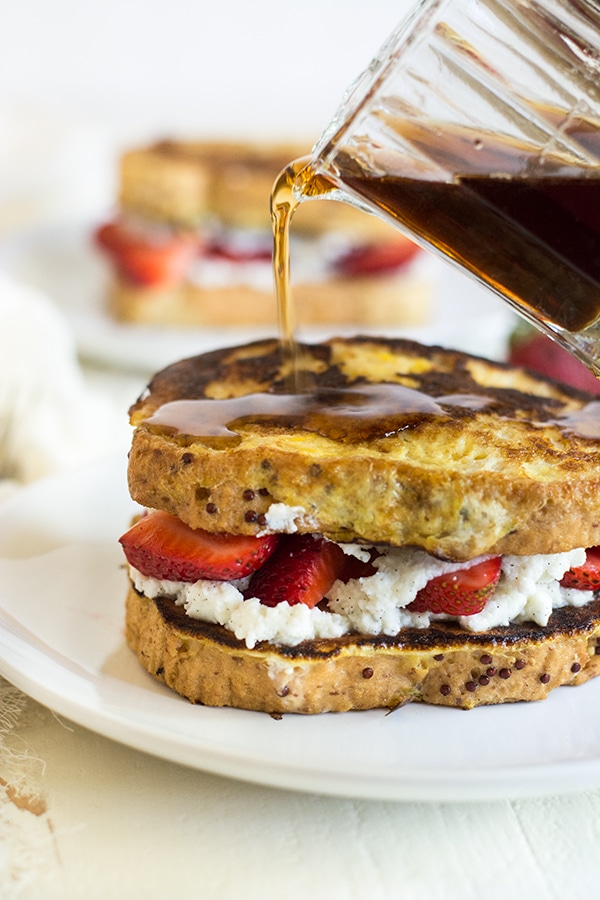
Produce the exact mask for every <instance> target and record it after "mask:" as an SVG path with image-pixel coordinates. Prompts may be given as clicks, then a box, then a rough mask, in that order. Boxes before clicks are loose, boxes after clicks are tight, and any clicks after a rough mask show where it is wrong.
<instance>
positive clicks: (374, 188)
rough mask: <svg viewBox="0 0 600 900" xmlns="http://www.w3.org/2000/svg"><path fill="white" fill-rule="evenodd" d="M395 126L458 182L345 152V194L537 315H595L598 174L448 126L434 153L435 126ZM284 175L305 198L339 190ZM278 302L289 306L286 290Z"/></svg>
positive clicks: (553, 321)
mask: <svg viewBox="0 0 600 900" xmlns="http://www.w3.org/2000/svg"><path fill="white" fill-rule="evenodd" d="M394 128H395V129H396V130H397V131H398V132H399V134H401V135H402V136H403V137H404V138H408V139H409V140H410V142H411V143H412V144H413V145H414V146H416V147H417V148H419V149H422V150H423V151H424V152H425V153H426V154H427V155H428V156H429V158H430V159H434V160H435V161H436V163H437V164H438V165H439V166H440V167H441V168H443V169H444V170H445V171H446V172H450V173H455V174H454V175H453V177H452V178H450V176H448V180H431V178H422V177H404V176H402V177H401V176H397V175H394V174H386V175H382V176H377V177H375V176H373V175H372V174H370V173H367V172H365V170H364V168H363V167H361V165H360V163H359V161H358V160H357V159H355V158H354V157H353V156H352V155H351V154H350V153H342V152H341V153H339V154H338V157H337V159H336V169H337V171H338V176H337V178H336V181H338V180H339V182H340V184H341V186H342V190H343V191H344V192H345V193H346V194H347V195H348V194H354V195H356V196H357V197H358V198H360V199H361V200H366V201H367V202H368V203H370V204H372V205H374V206H375V207H376V208H377V209H378V210H380V211H381V212H382V213H383V214H385V215H386V216H387V217H388V218H389V219H390V220H392V222H395V223H397V224H399V225H400V227H403V226H404V227H406V228H407V229H408V230H409V232H410V233H411V234H412V235H413V236H416V237H417V238H421V239H422V241H423V242H424V243H425V244H426V245H427V246H429V247H432V248H433V249H436V250H439V251H441V252H442V253H443V254H445V255H446V256H448V257H450V258H451V259H454V260H455V261H456V262H458V263H460V264H461V265H462V266H463V267H464V268H466V269H467V270H469V271H471V272H472V273H473V274H474V275H476V276H477V277H478V278H479V279H481V280H482V281H484V282H486V283H487V284H488V285H490V287H492V288H494V289H495V290H497V291H498V292H500V293H501V294H502V295H503V296H505V297H506V298H508V299H509V300H510V301H512V303H513V304H514V305H515V306H516V307H517V308H519V309H520V310H521V311H523V312H527V311H529V312H531V313H532V315H533V316H534V317H535V318H538V317H541V318H542V319H544V320H546V322H548V324H550V325H553V326H556V327H558V328H560V329H563V330H565V331H569V332H578V331H581V330H583V329H584V328H586V327H588V326H589V325H591V324H592V323H593V322H594V321H595V320H596V319H597V318H598V316H599V315H600V171H599V170H598V169H596V168H593V167H592V166H588V165H586V166H583V165H582V164H578V163H576V161H575V160H574V158H573V157H572V156H569V155H567V154H565V155H563V156H559V155H558V154H556V155H554V156H553V155H551V154H547V155H546V156H545V157H544V159H543V160H542V161H541V162H540V161H539V158H538V156H539V154H538V151H537V149H532V148H530V147H528V146H527V145H526V144H517V143H516V142H512V141H510V140H508V139H503V138H498V137H496V136H490V135H483V136H480V135H477V134H475V133H473V132H471V131H459V130H458V129H457V130H456V131H454V132H449V131H448V130H444V132H443V134H444V139H443V142H442V143H440V145H439V146H438V147H436V146H434V145H432V143H431V142H432V140H433V138H432V135H435V131H436V129H431V131H430V130H425V129H421V128H419V126H415V125H414V124H413V123H410V124H406V123H403V122H395V123H394ZM572 130H573V126H572ZM575 130H576V131H577V133H576V134H572V135H571V136H572V137H574V138H576V139H577V140H578V141H580V143H581V145H583V146H584V147H586V148H588V149H590V147H591V142H592V137H593V136H596V138H597V135H598V134H599V133H600V132H599V131H598V130H593V129H592V128H591V126H590V127H589V128H588V131H589V134H588V133H587V132H586V131H585V129H584V128H583V126H581V127H578V128H577V129H575ZM334 140H335V138H334ZM591 149H593V147H591ZM326 153H327V149H326V150H325V151H324V155H326ZM380 168H381V169H383V170H384V171H387V172H393V171H394V160H393V157H391V156H388V157H387V159H383V160H382V161H381V166H380ZM396 168H397V166H396ZM287 172H288V178H290V179H291V178H295V190H294V193H295V195H296V196H300V197H301V199H302V200H304V199H309V198H310V197H325V196H326V195H327V194H328V193H329V192H331V191H332V190H333V189H334V188H335V187H336V186H337V185H334V184H333V183H332V182H330V181H329V180H328V179H327V178H325V177H324V176H323V175H320V174H318V173H317V172H315V170H314V168H313V167H312V164H310V163H309V164H306V161H303V160H300V161H299V162H298V163H296V164H294V165H292V166H290V167H289V168H288V170H287ZM290 192H291V189H290ZM278 298H279V308H280V310H281V309H282V308H283V309H285V305H286V303H289V300H287V299H286V294H285V290H282V291H281V292H279V293H278Z"/></svg>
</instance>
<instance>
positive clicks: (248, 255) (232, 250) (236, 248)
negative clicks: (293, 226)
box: [203, 238, 272, 263]
mask: <svg viewBox="0 0 600 900" xmlns="http://www.w3.org/2000/svg"><path fill="white" fill-rule="evenodd" d="M203 255H204V256H206V257H208V258H209V259H224V260H228V261H229V262H239V263H245V262H269V261H270V259H271V255H272V250H271V244H270V243H269V245H268V246H267V245H261V244H259V243H256V244H254V245H252V246H251V245H250V244H248V245H247V246H246V245H242V244H240V245H237V244H236V245H233V244H232V243H227V241H223V240H219V239H218V238H214V239H213V240H212V241H210V243H208V244H207V245H206V247H205V248H204V250H203Z"/></svg>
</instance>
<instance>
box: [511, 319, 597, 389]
mask: <svg viewBox="0 0 600 900" xmlns="http://www.w3.org/2000/svg"><path fill="white" fill-rule="evenodd" d="M508 361H509V362H510V363H511V364H512V365H515V366H525V368H528V369H532V370H533V371H534V372H537V373H538V374H539V375H544V376H546V377H547V378H552V379H554V380H555V381H560V382H562V383H563V384H568V385H570V386H571V387H575V388H578V389H579V390H580V391H587V392H588V393H589V394H600V381H598V379H597V378H596V377H595V375H593V374H592V373H591V372H590V370H589V369H587V368H586V367H585V366H584V365H583V363H581V362H579V360H578V359H576V358H575V357H574V356H571V354H570V353H569V352H568V351H567V350H565V349H564V348H563V347H561V346H560V344H557V343H556V342H555V341H553V340H552V339H551V338H549V337H547V336H546V335H545V334H542V333H541V332H539V331H538V330H537V329H536V328H533V326H531V325H528V324H527V323H526V322H523V323H521V324H519V325H518V326H517V328H516V329H515V331H514V332H513V334H512V335H511V338H510V346H509V352H508Z"/></svg>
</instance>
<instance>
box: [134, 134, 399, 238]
mask: <svg viewBox="0 0 600 900" xmlns="http://www.w3.org/2000/svg"><path fill="white" fill-rule="evenodd" d="M309 152H310V146H309V145H302V144H291V143H249V142H243V141H233V142H226V141H204V142H203V141H172V140H171V141H169V140H165V141H159V142H157V143H154V144H151V145H150V146H147V147H140V148H135V149H132V150H130V151H128V152H127V153H124V154H123V156H122V158H121V163H120V174H119V204H120V207H121V210H122V211H123V212H126V213H128V214H129V215H133V216H136V217H139V218H140V219H143V220H146V221H148V222H158V223H167V224H169V225H172V226H175V227H178V228H184V229H186V228H191V229H196V228H198V227H199V226H202V225H204V224H206V222H207V221H216V222H218V223H219V224H220V225H221V226H224V227H226V228H239V229H250V230H270V228H271V216H270V208H269V197H270V195H271V189H272V187H273V183H274V181H275V179H276V177H277V175H278V174H279V173H280V172H281V171H282V169H283V168H284V167H285V166H287V165H289V163H290V162H292V161H293V160H295V159H298V158H299V157H302V156H306V155H307V154H308V153H309ZM294 231H295V232H298V233H300V234H306V235H319V234H326V233H327V232H332V231H335V232H339V233H343V234H346V235H348V236H349V237H351V238H352V239H354V240H358V241H370V240H379V239H382V240H386V239H387V240H389V239H390V226H389V225H388V224H387V223H385V222H383V221H382V220H381V219H379V218H377V217H376V216H368V215H365V213H363V212H360V211H359V210H357V209H354V208H353V207H351V206H349V205H348V204H347V203H332V202H331V201H330V200H329V201H325V200H323V201H315V202H311V203H303V204H302V206H301V208H300V209H299V210H298V211H297V213H296V215H295V217H294Z"/></svg>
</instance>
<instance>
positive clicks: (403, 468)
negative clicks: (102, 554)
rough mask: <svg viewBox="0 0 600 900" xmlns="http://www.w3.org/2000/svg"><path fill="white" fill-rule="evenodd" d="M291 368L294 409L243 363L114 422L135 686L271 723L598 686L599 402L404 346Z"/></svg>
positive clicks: (201, 366) (371, 347)
mask: <svg viewBox="0 0 600 900" xmlns="http://www.w3.org/2000/svg"><path fill="white" fill-rule="evenodd" d="M299 358H300V360H301V373H302V389H301V390H300V391H299V392H298V391H297V390H294V391H292V390H290V370H289V362H288V361H287V360H286V357H285V356H283V355H282V350H281V347H280V345H279V342H277V341H275V340H273V341H260V342H256V343H252V344H247V345H244V346H239V347H232V348H226V349H223V350H218V351H215V352H212V353H208V354H204V355H202V356H199V357H194V358H191V359H187V360H182V361H181V362H179V363H175V364H174V365H172V366H170V367H168V368H167V369H165V370H163V371H162V372H160V373H158V374H157V375H155V376H154V378H153V379H152V381H151V382H150V384H149V386H148V389H147V391H146V392H145V394H144V395H143V396H142V397H141V398H140V399H139V400H138V401H137V402H136V403H135V404H134V405H133V406H132V408H131V410H130V418H131V422H132V425H133V426H134V434H133V440H132V447H131V452H130V456H129V466H128V473H129V474H128V477H129V489H130V493H131V496H132V498H133V499H134V500H136V501H137V502H138V503H139V504H141V506H142V507H144V508H145V510H147V512H146V514H144V515H143V516H142V517H141V518H140V519H139V521H138V522H137V523H136V524H135V525H134V526H133V527H132V528H131V529H130V530H129V531H128V532H127V533H126V534H125V535H124V536H123V537H122V539H121V542H122V544H123V549H124V551H125V555H126V557H127V560H128V563H129V573H130V587H129V592H128V598H127V640H128V642H129V644H130V646H131V647H132V648H133V650H134V651H135V652H136V653H137V654H138V657H139V659H140V661H141V663H142V665H144V667H145V668H146V669H147V670H148V671H149V672H150V673H151V674H152V675H153V676H154V677H156V678H158V679H159V680H162V681H164V682H165V683H166V684H167V685H169V686H170V687H171V688H173V689H174V690H176V691H177V692H179V693H181V694H182V695H183V696H186V697H188V698H189V699H190V700H191V701H193V702H198V703H204V704H208V705H229V706H238V707H243V708H247V709H256V710H263V711H266V712H270V713H274V714H277V713H282V712H286V711H287V712H300V713H316V712H326V711H344V710H348V709H368V708H373V707H384V708H392V707H396V706H399V705H402V704H403V703H405V702H408V701H413V700H414V701H422V702H426V703H431V704H441V705H447V706H454V707H460V708H471V707H473V706H477V705H482V704H493V703H502V702H512V701H518V700H539V699H542V698H544V697H545V696H547V694H548V693H549V691H551V690H552V689H554V688H555V687H557V686H559V685H563V684H580V683H582V682H583V681H586V680H588V679H589V678H591V677H593V676H595V675H596V674H598V672H599V671H600V668H599V667H600V601H599V600H597V599H596V588H597V587H599V586H600V558H598V557H600V554H597V553H596V548H597V546H598V545H599V544H600V441H599V440H598V438H599V437H600V404H597V403H596V402H594V400H593V398H592V397H590V396H589V395H587V394H585V393H582V392H580V391H578V390H575V389H570V388H566V387H564V386H561V385H559V384H558V383H554V382H552V381H550V380H548V379H545V378H542V377H539V376H536V375H534V374H533V373H530V372H528V371H527V370H525V369H522V368H519V367H515V366H508V365H505V364H502V363H496V362H491V361H488V360H484V359H481V358H477V357H474V356H469V355H467V354H464V353H460V352H458V351H452V350H446V349H443V348H440V347H425V346H422V345H420V344H417V343H415V342H411V341H407V340H400V339H388V338H373V337H354V338H333V339H331V340H328V341H325V342H323V343H320V344H312V345H301V346H300V348H299ZM136 529H137V531H136ZM177 529H179V531H177ZM176 531H177V534H175V532H176ZM171 532H173V533H171ZM221 541H222V542H223V543H222V544H220V545H219V549H218V550H215V549H214V547H212V546H211V547H210V549H209V550H207V545H211V544H214V543H215V542H221ZM195 542H197V553H198V555H199V557H201V558H203V559H204V557H205V556H206V555H208V556H210V557H211V559H212V560H213V565H212V568H211V567H210V566H209V567H208V568H206V567H205V568H203V567H202V565H196V562H197V560H196V556H195V554H196V543H195ZM224 548H227V549H224ZM229 551H231V554H232V557H231V558H229V557H228V555H227V554H228V552H229ZM215 556H216V557H217V560H218V562H217V563H214V557H215ZM194 560H196V562H195V561H194Z"/></svg>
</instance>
